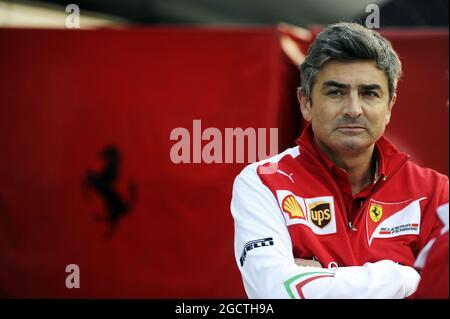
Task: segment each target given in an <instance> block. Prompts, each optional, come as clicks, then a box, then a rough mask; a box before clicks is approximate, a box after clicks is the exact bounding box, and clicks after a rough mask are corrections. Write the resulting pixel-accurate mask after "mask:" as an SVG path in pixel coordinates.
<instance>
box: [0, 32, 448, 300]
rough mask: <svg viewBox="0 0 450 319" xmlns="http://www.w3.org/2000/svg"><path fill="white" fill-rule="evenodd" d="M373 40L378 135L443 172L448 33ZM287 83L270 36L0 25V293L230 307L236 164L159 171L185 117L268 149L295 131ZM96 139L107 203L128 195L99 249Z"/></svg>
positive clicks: (103, 227)
mask: <svg viewBox="0 0 450 319" xmlns="http://www.w3.org/2000/svg"><path fill="white" fill-rule="evenodd" d="M387 35H388V36H389V37H390V38H392V40H393V42H394V46H395V48H396V49H397V50H398V52H399V53H400V55H401V56H402V58H403V63H404V68H405V72H404V73H405V77H404V80H403V81H402V82H401V83H400V87H399V99H398V103H397V106H396V107H395V109H394V114H393V120H392V124H391V126H390V127H389V132H388V135H389V136H390V137H391V138H392V139H393V140H394V142H396V143H397V144H398V145H399V146H400V148H403V149H405V150H406V151H408V152H410V153H412V155H413V158H415V159H416V160H417V161H419V162H420V163H422V164H424V165H427V166H431V167H433V168H435V169H437V170H439V171H441V172H443V173H446V174H447V173H448V167H447V165H448V133H447V132H448V121H447V116H448V114H447V112H448V108H447V99H448V91H447V90H448V62H447V58H448V33H446V32H413V33H411V32H392V33H387ZM297 76H298V71H297V70H296V69H295V68H294V67H292V66H291V65H289V63H288V61H287V58H286V57H285V56H284V55H283V53H282V52H281V49H280V45H279V42H278V35H277V33H276V31H275V30H273V29H245V30H241V29H227V30H220V29H211V30H208V29H127V30H95V31H94V30H90V31H85V30H81V31H80V30H79V31H74V30H20V29H0V84H1V85H0V130H1V131H0V132H1V134H0V295H2V296H6V297H87V298H90V297H150V298H177V297H181V298H217V297H222V298H234V297H245V293H244V290H243V286H242V283H241V279H240V275H239V271H238V269H237V266H236V264H235V261H234V257H233V237H234V233H233V221H232V218H231V214H230V211H229V204H230V199H231V187H232V182H233V180H234V177H235V175H236V174H237V173H238V172H239V171H240V170H241V169H242V168H243V167H244V165H245V164H226V163H222V164H205V163H202V164H174V163H172V161H171V159H170V149H171V147H172V146H173V145H174V143H175V142H174V141H171V140H170V138H169V137H170V133H171V131H172V130H173V129H174V128H177V127H184V128H187V129H188V130H189V131H190V133H191V138H192V133H193V129H192V123H193V120H194V119H199V120H201V124H202V128H203V129H205V128H207V127H215V128H218V129H220V130H221V132H222V133H223V132H224V131H225V128H237V127H241V128H247V127H253V128H266V129H267V130H268V129H269V128H271V127H272V128H273V127H277V128H279V150H280V151H281V150H283V149H284V148H285V147H287V146H291V145H293V141H294V139H295V137H296V136H297V135H298V133H299V123H300V120H299V112H298V107H297V105H296V102H295V87H296V86H297V82H298V79H297V78H296V77H297ZM191 142H192V140H191ZM205 144H206V142H203V145H205ZM108 145H115V147H116V149H117V150H118V152H120V155H121V162H120V163H121V164H120V166H119V171H118V176H117V181H116V184H115V187H116V190H117V193H118V194H119V196H120V198H122V199H123V201H124V202H128V201H131V197H133V196H132V195H131V194H132V193H130V189H129V188H130V187H129V186H130V185H135V188H136V200H135V202H134V203H135V204H134V206H133V208H132V209H131V210H129V211H128V213H127V215H125V216H124V217H123V218H122V220H121V221H120V223H119V225H118V228H117V230H116V232H115V234H114V236H113V237H112V238H111V239H106V238H105V237H104V234H105V232H106V231H107V228H108V227H107V224H106V223H104V222H102V221H99V220H98V218H97V217H98V215H101V214H105V212H106V211H107V209H106V208H105V207H104V206H103V202H102V197H101V196H100V195H99V193H97V192H95V191H93V190H92V188H90V189H86V188H83V181H84V180H85V178H86V176H87V174H88V172H89V171H91V172H99V171H101V169H102V165H103V162H102V161H101V158H100V157H99V152H100V151H101V150H103V149H104V148H105V147H106V146H108ZM191 147H192V145H191ZM96 216H97V217H96ZM68 264H77V265H79V267H80V288H79V289H67V288H66V285H65V279H66V276H67V275H68V274H67V273H66V272H65V268H66V265H68Z"/></svg>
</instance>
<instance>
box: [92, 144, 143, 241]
mask: <svg viewBox="0 0 450 319" xmlns="http://www.w3.org/2000/svg"><path fill="white" fill-rule="evenodd" d="M99 155H100V157H101V158H102V159H103V161H104V166H103V168H102V169H101V170H100V171H99V172H93V171H87V173H86V175H85V177H84V181H83V189H84V191H85V192H86V193H87V191H88V190H90V189H92V190H94V192H96V193H97V194H98V195H99V196H100V197H101V199H102V200H103V204H104V207H105V211H106V215H103V216H102V215H97V216H96V220H100V221H105V222H107V223H108V224H109V226H110V228H109V230H108V231H107V233H106V234H105V237H106V238H107V239H110V238H111V237H112V236H113V235H114V233H115V231H116V228H117V225H118V223H119V221H120V220H121V219H122V218H123V217H124V216H125V215H126V214H128V213H129V212H130V211H131V210H132V209H133V207H134V205H135V203H136V197H137V191H136V185H135V183H133V182H130V183H129V186H128V191H129V199H128V201H125V200H124V199H123V198H122V196H121V195H120V193H119V192H118V191H117V189H116V186H115V184H116V181H117V177H118V175H119V168H120V160H121V156H120V152H119V150H118V149H117V147H115V146H114V145H111V146H108V147H106V148H105V149H104V150H103V151H101V152H100V154H99Z"/></svg>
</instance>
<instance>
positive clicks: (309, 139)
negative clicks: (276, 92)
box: [295, 124, 409, 179]
mask: <svg viewBox="0 0 450 319" xmlns="http://www.w3.org/2000/svg"><path fill="white" fill-rule="evenodd" d="M313 137H314V133H313V131H312V127H311V125H310V124H308V126H307V127H305V128H304V130H303V132H302V133H301V135H300V137H299V138H297V140H296V141H295V142H296V143H297V145H298V146H300V153H302V150H305V149H306V150H307V151H308V152H309V153H310V154H311V155H313V156H314V157H315V158H316V159H317V160H319V161H320V162H321V163H323V165H324V166H325V167H326V168H327V169H328V170H330V171H331V170H332V168H333V167H335V165H334V163H333V162H332V161H331V160H330V159H329V158H328V157H327V156H326V155H325V154H324V153H323V152H322V151H321V150H320V149H319V147H318V146H317V145H316V144H315V142H314V139H313ZM375 152H376V153H375V154H376V156H377V172H376V179H378V178H387V177H388V176H389V177H390V176H392V175H393V174H394V173H395V172H396V171H397V170H398V169H400V167H401V166H402V165H403V164H404V163H405V162H406V161H407V160H408V158H409V155H407V154H405V153H403V152H400V151H399V150H398V149H397V148H396V147H395V146H394V144H392V143H391V142H390V141H389V140H388V139H387V138H386V137H385V136H384V135H383V136H382V137H381V138H380V139H379V140H378V141H377V142H376V143H375Z"/></svg>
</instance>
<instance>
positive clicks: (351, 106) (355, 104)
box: [344, 92, 362, 118]
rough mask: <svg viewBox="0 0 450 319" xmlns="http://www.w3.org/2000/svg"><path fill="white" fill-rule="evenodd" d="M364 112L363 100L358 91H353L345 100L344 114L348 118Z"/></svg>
mask: <svg viewBox="0 0 450 319" xmlns="http://www.w3.org/2000/svg"><path fill="white" fill-rule="evenodd" d="M361 114H362V107H361V101H360V100H359V94H358V93H357V92H351V93H350V94H349V95H348V99H347V101H345V108H344V116H345V117H348V118H357V117H358V116H360V115H361Z"/></svg>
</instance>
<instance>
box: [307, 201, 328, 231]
mask: <svg viewBox="0 0 450 319" xmlns="http://www.w3.org/2000/svg"><path fill="white" fill-rule="evenodd" d="M309 210H310V212H311V213H310V216H311V221H312V222H313V223H314V225H316V226H317V227H319V228H324V227H325V226H326V225H328V224H329V223H330V221H331V211H330V203H325V202H319V203H314V204H312V205H310V206H309Z"/></svg>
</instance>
